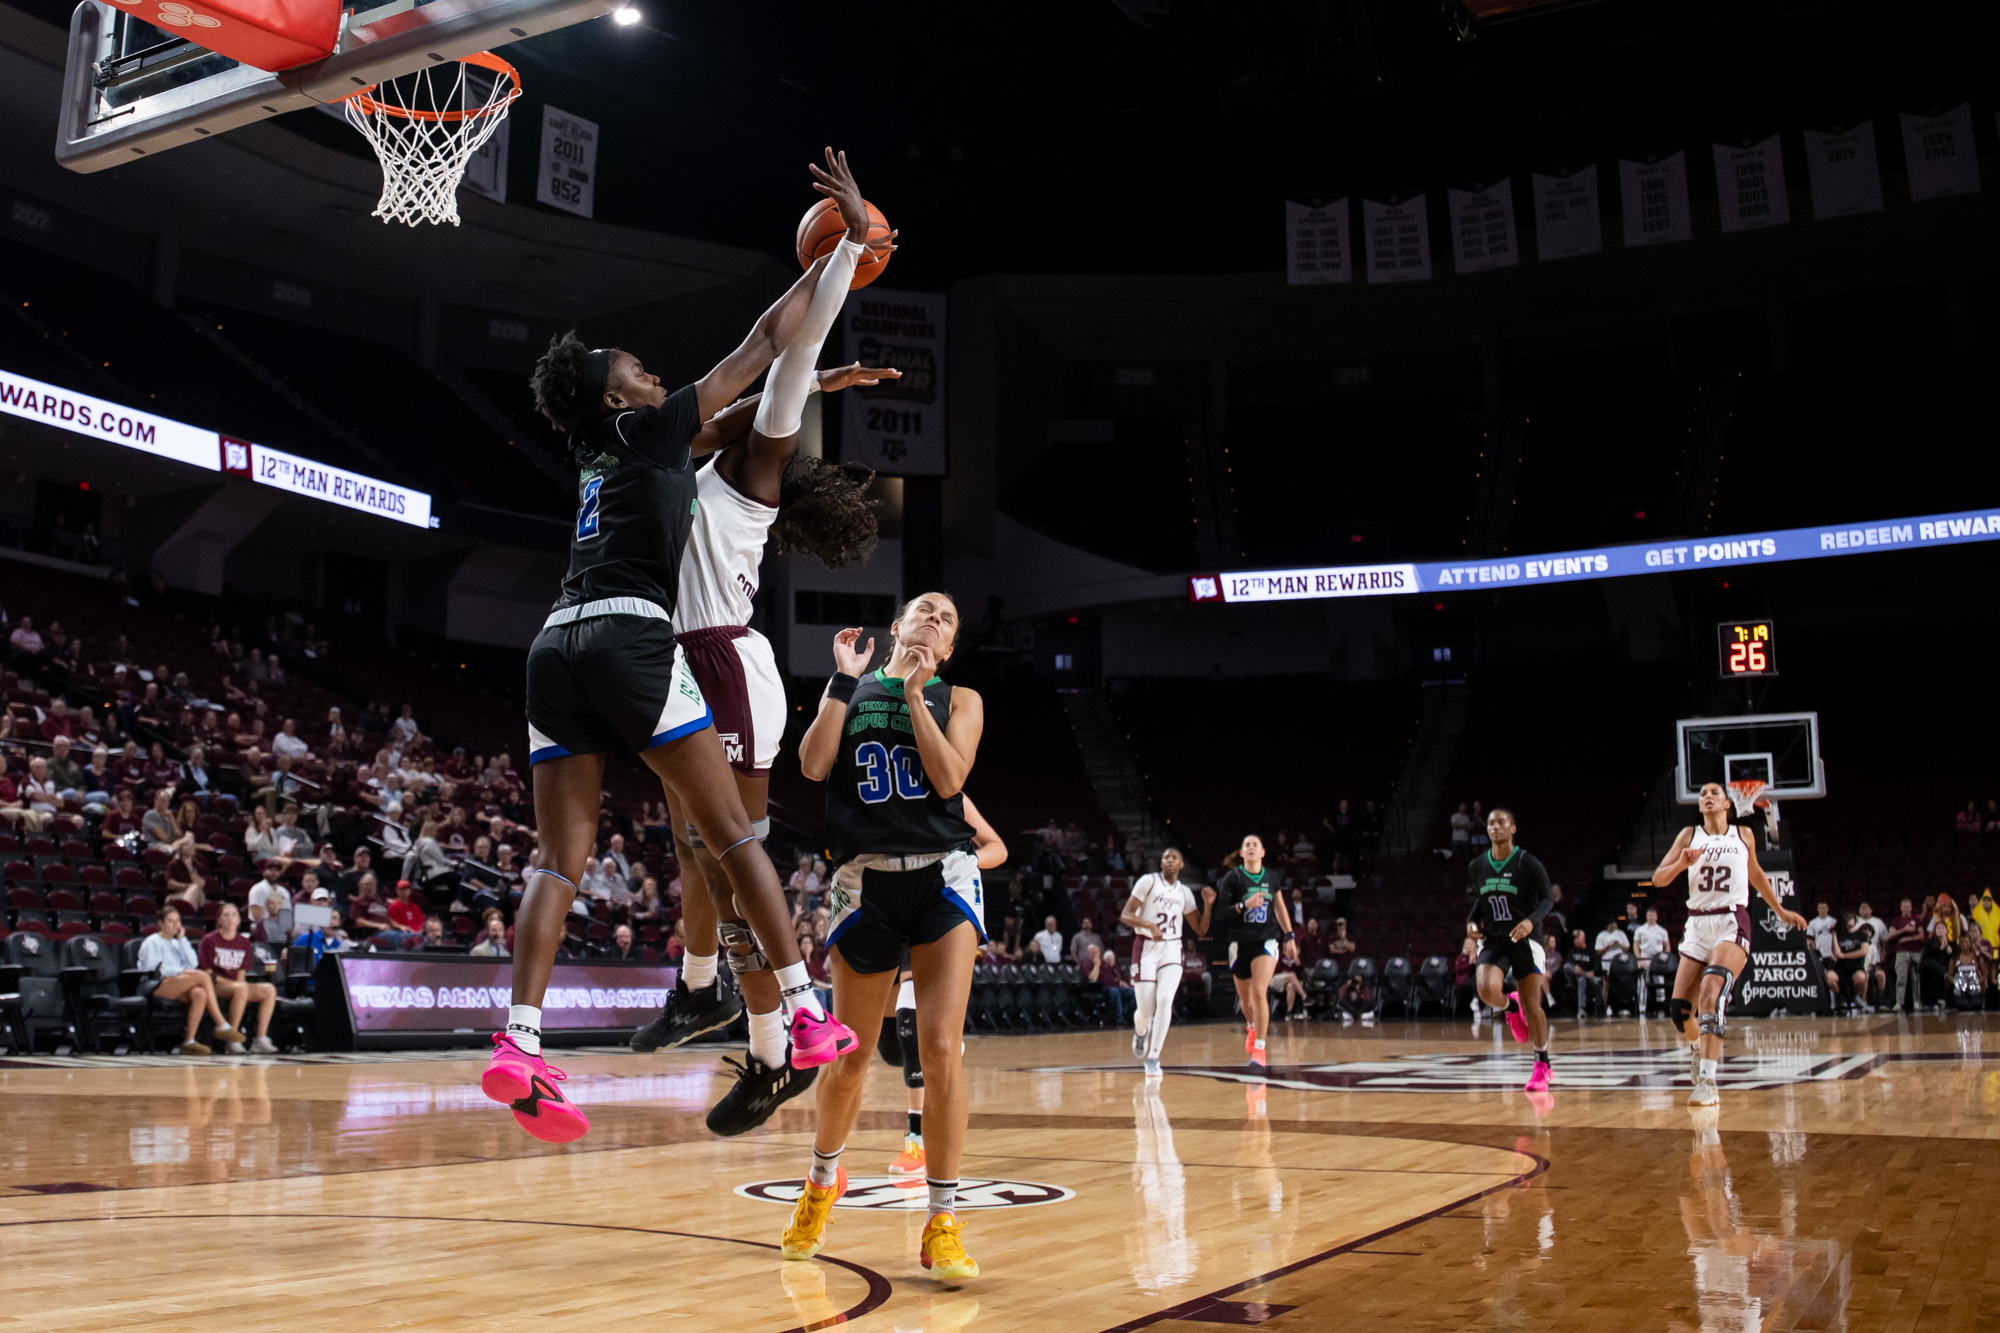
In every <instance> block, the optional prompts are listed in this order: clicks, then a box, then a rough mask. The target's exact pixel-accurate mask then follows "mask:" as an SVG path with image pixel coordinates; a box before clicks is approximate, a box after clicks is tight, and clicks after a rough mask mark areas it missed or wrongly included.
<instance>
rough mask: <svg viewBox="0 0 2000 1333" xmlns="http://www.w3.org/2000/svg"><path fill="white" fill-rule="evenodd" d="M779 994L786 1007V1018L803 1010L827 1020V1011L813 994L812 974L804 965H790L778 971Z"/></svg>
mask: <svg viewBox="0 0 2000 1333" xmlns="http://www.w3.org/2000/svg"><path fill="white" fill-rule="evenodd" d="M776 975H777V978H778V994H779V995H780V996H781V997H782V999H783V1001H784V1006H785V1017H786V1018H787V1019H789V1018H790V1017H791V1016H792V1015H793V1014H795V1013H797V1012H798V1011H799V1010H801V1009H803V1010H805V1011H806V1012H807V1013H809V1014H811V1015H812V1016H813V1017H815V1018H825V1017H826V1010H825V1009H823V1008H822V1007H821V1006H820V1002H819V996H817V995H815V994H813V983H812V973H810V972H808V971H806V965H805V964H804V963H788V964H786V965H785V966H784V967H781V968H779V969H778V970H777V974H776Z"/></svg>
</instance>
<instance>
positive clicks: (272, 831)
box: [243, 805, 290, 868]
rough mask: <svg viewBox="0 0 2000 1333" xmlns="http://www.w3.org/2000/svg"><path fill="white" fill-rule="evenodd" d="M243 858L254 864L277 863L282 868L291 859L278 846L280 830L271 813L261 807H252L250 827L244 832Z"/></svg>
mask: <svg viewBox="0 0 2000 1333" xmlns="http://www.w3.org/2000/svg"><path fill="white" fill-rule="evenodd" d="M243 856H244V859H245V860H248V861H251V862H253V863H254V862H257V861H276V862H277V863H278V865H279V866H280V868H282V867H283V866H284V865H285V864H286V863H287V861H288V860H289V859H290V858H288V857H287V856H286V855H285V854H284V851H283V849H282V848H280V847H279V845H278V828H277V825H276V824H274V823H272V822H271V812H270V811H269V810H266V809H265V808H264V807H263V806H261V805H253V806H251V807H250V826H249V827H248V828H246V829H245V830H244V831H243Z"/></svg>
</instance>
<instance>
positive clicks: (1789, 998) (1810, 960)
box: [1727, 851, 1833, 1018]
mask: <svg viewBox="0 0 2000 1333" xmlns="http://www.w3.org/2000/svg"><path fill="white" fill-rule="evenodd" d="M1757 860H1758V864H1760V865H1761V866H1762V867H1763V869H1764V874H1765V875H1766V876H1767V877H1768V878H1769V879H1770V881H1771V888H1772V889H1773V890H1775V891H1776V892H1777V895H1778V901H1779V902H1781V903H1783V904H1784V905H1785V906H1786V907H1788V908H1790V909H1791V910H1792V911H1794V912H1799V896H1798V892H1797V891H1796V890H1795V889H1794V887H1793V885H1792V854H1791V853H1790V852H1767V851H1759V852H1758V853H1757ZM1799 914H1800V915H1801V916H1808V915H1810V913H1806V912H1799ZM1811 938H1812V937H1811V936H1809V935H1807V934H1806V932H1804V931H1803V930H1794V929H1792V928H1791V927H1790V926H1787V925H1786V924H1785V923H1784V922H1782V921H1780V920H1778V915H1777V913H1775V912H1773V911H1772V910H1771V906H1770V904H1769V903H1767V902H1765V901H1764V899H1763V897H1762V895H1759V894H1752V895H1751V897H1750V961H1749V962H1748V963H1746V964H1745V965H1744V967H1743V971H1742V973H1741V974H1740V975H1739V976H1738V977H1737V978H1736V991H1735V994H1733V995H1731V996H1730V998H1729V1008H1728V1011H1727V1012H1729V1013H1731V1014H1742V1015H1745V1016H1746V1017H1750V1018H1760V1017H1763V1016H1765V1015H1767V1014H1830V1013H1832V1012H1833V996H1832V995H1830V994H1829V993H1828V992H1827V989H1826V975H1825V972H1826V969H1825V968H1824V966H1822V963H1821V960H1820V957H1819V955H1818V954H1816V953H1814V952H1813V951H1812V949H1811V948H1810V947H1809V944H1810V941H1811Z"/></svg>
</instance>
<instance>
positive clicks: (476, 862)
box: [458, 837, 504, 910]
mask: <svg viewBox="0 0 2000 1333" xmlns="http://www.w3.org/2000/svg"><path fill="white" fill-rule="evenodd" d="M458 882H459V886H460V887H461V888H462V889H464V890H465V892H467V893H469V894H471V895H472V905H473V906H474V907H476V908H479V909H481V910H484V909H486V908H488V907H498V906H499V905H500V900H501V896H502V894H503V892H504V891H503V890H502V889H501V887H500V868H499V867H498V866H496V865H494V864H493V839H491V838H487V837H478V838H474V839H473V840H472V853H471V855H469V856H468V857H467V858H466V859H465V860H464V861H461V862H460V863H459V866H458Z"/></svg>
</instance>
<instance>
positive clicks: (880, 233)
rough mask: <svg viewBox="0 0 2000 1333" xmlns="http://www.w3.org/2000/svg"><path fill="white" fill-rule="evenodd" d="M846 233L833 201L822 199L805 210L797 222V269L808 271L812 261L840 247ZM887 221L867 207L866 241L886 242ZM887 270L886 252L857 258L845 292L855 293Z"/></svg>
mask: <svg viewBox="0 0 2000 1333" xmlns="http://www.w3.org/2000/svg"><path fill="white" fill-rule="evenodd" d="M846 232H847V224H846V223H845V222H842V221H841V220H840V209H839V208H838V207H837V206H835V204H834V202H833V200H831V199H822V200H820V201H819V202H818V203H816V204H814V205H813V206H812V207H811V208H808V209H807V210H806V215H805V216H804V217H802V218H800V219H799V267H800V268H811V267H812V265H813V260H815V259H819V258H821V257H823V256H825V255H830V254H832V253H833V247H834V246H836V245H839V244H840V238H841V237H842V236H843V235H845V234H846ZM888 235H889V219H887V218H885V217H883V216H882V210H881V209H879V208H877V207H875V205H873V204H869V205H868V239H869V240H870V241H878V240H884V239H887V237H888ZM888 266H889V252H888V251H886V250H884V251H881V252H879V253H878V252H876V251H873V250H870V251H868V252H867V253H865V254H863V255H862V256H861V259H860V261H859V262H858V263H856V264H855V266H854V281H853V282H852V283H850V284H849V285H848V290H849V291H859V290H860V289H861V288H863V287H866V286H867V285H868V284H869V283H871V282H873V281H875V279H877V278H879V277H881V276H882V270H883V269H885V268H887V267H888Z"/></svg>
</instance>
